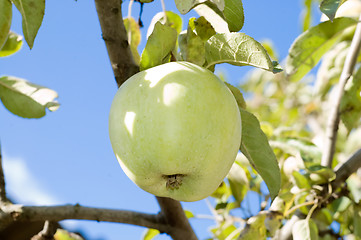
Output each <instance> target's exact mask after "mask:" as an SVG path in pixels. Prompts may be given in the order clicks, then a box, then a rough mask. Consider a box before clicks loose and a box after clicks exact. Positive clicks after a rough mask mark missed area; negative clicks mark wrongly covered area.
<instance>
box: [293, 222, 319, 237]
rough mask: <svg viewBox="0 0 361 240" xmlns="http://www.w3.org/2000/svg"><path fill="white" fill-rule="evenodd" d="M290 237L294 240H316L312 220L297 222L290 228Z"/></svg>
mask: <svg viewBox="0 0 361 240" xmlns="http://www.w3.org/2000/svg"><path fill="white" fill-rule="evenodd" d="M292 236H293V239H294V240H317V239H318V229H317V226H316V224H315V222H314V221H313V220H312V219H303V220H299V221H297V222H296V223H295V224H294V225H293V227H292Z"/></svg>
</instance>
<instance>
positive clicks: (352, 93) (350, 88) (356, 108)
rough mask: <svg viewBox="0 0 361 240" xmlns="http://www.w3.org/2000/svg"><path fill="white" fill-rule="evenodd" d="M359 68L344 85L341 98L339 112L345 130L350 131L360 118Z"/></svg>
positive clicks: (360, 72)
mask: <svg viewBox="0 0 361 240" xmlns="http://www.w3.org/2000/svg"><path fill="white" fill-rule="evenodd" d="M360 92H361V69H360V68H359V69H358V71H357V72H356V74H355V75H354V77H353V78H352V79H350V80H349V81H348V82H347V84H346V86H345V92H344V94H343V96H342V99H341V104H340V113H341V120H342V122H343V123H344V124H345V126H346V128H347V130H348V131H349V132H351V130H352V129H353V128H356V127H357V126H358V125H359V122H360V118H361V95H360Z"/></svg>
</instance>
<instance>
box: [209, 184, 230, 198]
mask: <svg viewBox="0 0 361 240" xmlns="http://www.w3.org/2000/svg"><path fill="white" fill-rule="evenodd" d="M230 195H231V190H230V188H229V186H228V185H227V184H226V183H225V182H222V183H221V184H220V185H219V187H218V188H217V189H216V191H214V192H213V193H212V195H211V197H213V198H216V199H218V200H220V202H225V201H227V199H228V198H229V196H230Z"/></svg>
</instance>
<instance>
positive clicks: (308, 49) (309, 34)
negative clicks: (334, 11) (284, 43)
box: [285, 18, 357, 81]
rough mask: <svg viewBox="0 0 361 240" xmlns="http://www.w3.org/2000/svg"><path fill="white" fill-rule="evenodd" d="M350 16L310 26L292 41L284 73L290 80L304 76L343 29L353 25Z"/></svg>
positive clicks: (354, 22) (334, 41)
mask: <svg viewBox="0 0 361 240" xmlns="http://www.w3.org/2000/svg"><path fill="white" fill-rule="evenodd" d="M356 23H357V21H355V20H354V19H351V18H337V19H335V20H334V21H333V22H331V21H326V22H322V23H320V24H318V25H317V26H315V27H312V28H310V29H309V30H307V31H306V32H304V33H303V34H301V35H300V36H298V37H297V38H296V40H295V41H294V42H293V44H292V46H291V48H290V50H289V55H288V56H287V59H286V67H285V69H286V73H287V75H288V76H289V79H290V80H292V81H298V80H300V79H301V78H302V77H304V76H305V75H306V74H307V73H308V72H309V71H310V70H311V69H312V68H313V67H314V66H316V64H317V63H318V62H319V61H320V59H321V57H322V56H323V55H324V54H325V53H326V52H327V51H328V50H330V49H331V47H332V46H333V45H334V44H335V43H336V42H337V40H338V39H339V37H340V36H341V33H342V32H343V30H345V29H346V28H347V27H350V26H352V25H355V24H356Z"/></svg>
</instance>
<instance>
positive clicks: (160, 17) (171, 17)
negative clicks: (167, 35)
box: [147, 11, 183, 36]
mask: <svg viewBox="0 0 361 240" xmlns="http://www.w3.org/2000/svg"><path fill="white" fill-rule="evenodd" d="M157 22H160V23H162V24H163V25H166V26H168V27H172V28H174V29H175V30H176V31H177V33H178V34H179V33H180V32H181V31H182V24H183V23H182V18H181V17H180V16H179V15H178V14H176V13H174V12H171V11H166V18H165V17H164V12H159V13H157V14H156V15H155V16H154V17H153V18H152V21H151V22H150V24H149V28H148V31H147V36H149V35H150V34H151V33H152V32H153V30H154V26H155V24H156V23H157Z"/></svg>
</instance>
